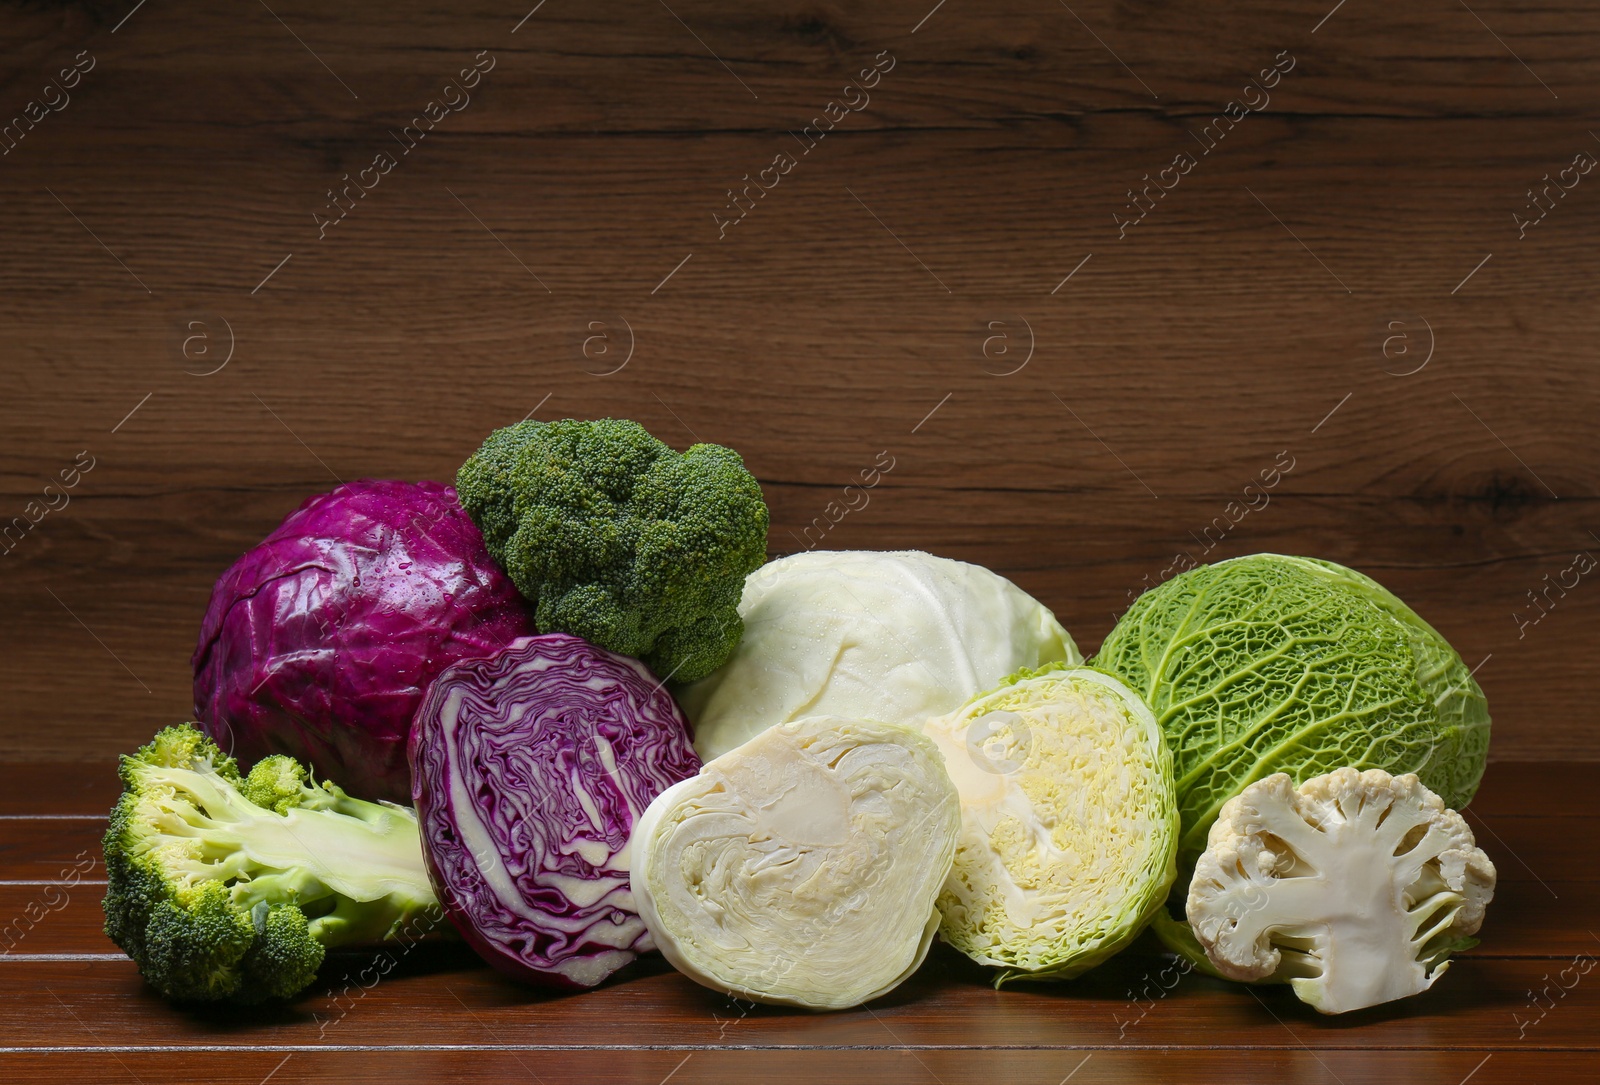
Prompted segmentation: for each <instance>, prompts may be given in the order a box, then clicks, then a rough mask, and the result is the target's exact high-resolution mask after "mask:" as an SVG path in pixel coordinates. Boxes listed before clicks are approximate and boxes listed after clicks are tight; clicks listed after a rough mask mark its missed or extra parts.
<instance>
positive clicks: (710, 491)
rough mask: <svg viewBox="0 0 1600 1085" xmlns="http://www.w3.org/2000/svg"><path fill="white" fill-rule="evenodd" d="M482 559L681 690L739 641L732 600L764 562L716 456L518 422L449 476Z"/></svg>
mask: <svg viewBox="0 0 1600 1085" xmlns="http://www.w3.org/2000/svg"><path fill="white" fill-rule="evenodd" d="M456 490H457V493H458V495H459V498H460V501H461V506H462V508H464V509H466V510H467V513H468V514H469V515H470V516H471V517H472V519H473V521H474V522H476V523H477V525H478V527H479V528H481V529H482V531H483V536H484V541H485V542H486V543H487V544H488V547H489V553H490V554H491V555H493V556H494V558H495V560H496V561H498V562H499V563H500V564H501V565H502V566H504V567H505V570H506V572H507V573H509V574H510V576H511V579H512V581H513V582H514V583H515V584H516V585H517V587H518V588H519V589H521V591H522V594H524V595H526V596H527V597H528V599H529V600H531V601H532V602H533V603H534V605H535V620H536V622H537V623H538V626H539V631H540V632H542V633H571V634H573V635H575V636H579V637H582V638H583V639H584V640H587V641H589V642H590V643H592V644H597V645H599V646H600V647H602V648H607V649H609V650H611V651H613V652H618V653H621V654H622V655H628V656H634V657H636V658H638V659H641V660H643V661H644V662H645V663H646V664H647V665H648V666H649V667H650V668H651V669H652V670H654V671H655V672H656V673H657V674H658V675H661V676H662V677H663V678H670V679H673V680H675V681H678V682H690V681H693V680H695V679H697V678H703V677H704V676H705V675H707V674H710V673H711V672H712V671H714V670H716V669H717V668H718V667H720V666H721V665H722V664H723V663H724V662H726V661H727V659H728V656H729V655H730V654H731V653H732V652H733V649H734V646H735V645H736V644H738V642H739V637H740V635H741V634H742V633H743V632H744V624H743V622H741V620H740V618H739V610H738V607H739V597H740V595H741V593H742V592H743V591H744V580H745V577H746V576H748V575H749V574H750V573H752V572H754V571H755V570H756V569H757V568H759V567H760V565H761V564H762V562H764V561H765V560H766V553H767V506H766V502H765V501H764V500H763V499H762V496H761V486H760V484H759V483H757V482H756V480H755V478H754V477H753V476H752V475H751V474H750V472H749V471H747V470H745V466H744V461H743V460H741V459H740V458H739V455H738V453H736V452H734V451H733V450H732V449H729V448H723V447H722V446H721V445H711V444H697V445H691V446H690V447H689V449H688V451H686V452H683V453H682V454H679V453H677V452H674V451H673V450H672V449H670V448H668V447H667V446H666V445H665V444H662V443H661V442H660V441H658V440H656V439H655V438H654V437H652V436H650V434H649V433H648V432H647V431H646V430H645V428H644V427H643V426H641V425H639V424H638V423H637V422H630V421H626V420H623V419H616V418H602V419H599V420H597V421H592V422H583V421H577V420H573V419H566V420H563V421H559V422H533V421H528V422H519V423H518V424H516V425H514V426H508V427H506V428H505V429H501V430H496V431H495V432H494V433H492V434H490V435H489V439H488V440H486V441H485V442H484V443H483V447H481V448H479V449H478V451H477V452H476V453H475V454H474V455H473V456H472V458H471V459H469V460H467V462H466V463H465V464H463V465H462V467H461V470H460V472H459V473H458V474H457V476H456Z"/></svg>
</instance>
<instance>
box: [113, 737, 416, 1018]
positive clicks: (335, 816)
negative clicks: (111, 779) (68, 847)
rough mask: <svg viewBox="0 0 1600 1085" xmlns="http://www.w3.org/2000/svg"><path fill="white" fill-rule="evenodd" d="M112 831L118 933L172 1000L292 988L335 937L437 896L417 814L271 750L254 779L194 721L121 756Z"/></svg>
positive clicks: (394, 922) (303, 981) (366, 935)
mask: <svg viewBox="0 0 1600 1085" xmlns="http://www.w3.org/2000/svg"><path fill="white" fill-rule="evenodd" d="M120 774H121V777H122V784H123V792H122V797H121V798H120V799H119V800H118V801H117V805H116V807H115V808H114V809H113V810H112V811H111V824H110V827H109V828H108V829H107V830H106V836H105V861H106V881H107V886H106V899H105V913H106V935H107V936H108V937H109V938H110V939H111V940H112V941H113V942H115V943H116V944H117V945H118V946H120V947H122V949H123V951H124V952H125V953H127V954H128V956H129V957H131V958H133V960H134V962H135V963H136V964H137V965H138V966H139V971H140V972H141V973H143V975H144V977H145V979H146V980H147V981H148V982H149V983H150V985H151V986H152V987H154V988H156V989H157V990H158V991H160V992H161V993H162V994H163V995H165V996H167V997H168V998H171V999H173V1000H175V1001H219V1000H226V1001H232V1002H243V1003H249V1002H261V1001H264V1000H267V999H273V998H289V997H291V996H293V995H295V994H297V993H298V992H299V991H301V990H302V989H303V988H305V987H306V986H307V985H309V984H310V983H311V982H312V981H313V980H314V979H315V978H316V974H317V969H318V967H320V966H321V964H322V959H323V956H324V954H325V952H326V950H327V948H328V947H331V946H337V945H345V944H354V943H359V942H364V941H378V940H381V939H383V938H385V937H390V936H393V935H395V934H397V933H398V932H399V931H400V930H402V929H403V928H404V927H405V926H406V925H407V924H409V923H410V922H411V920H413V919H415V918H418V917H419V916H421V915H422V914H424V913H437V909H438V902H437V899H436V898H435V897H434V894H433V890H432V888H431V886H430V885H429V883H428V875H427V870H426V868H425V867H424V865H423V859H422V846H421V840H420V837H419V835H418V832H417V824H416V819H415V817H414V816H412V815H411V812H410V811H408V810H405V809H403V808H401V807H395V806H386V805H379V804H377V803H369V802H364V801H362V800H360V799H352V798H350V797H349V796H347V795H345V794H344V793H343V792H342V791H340V790H339V789H338V788H335V787H332V786H331V785H326V786H319V785H317V784H315V783H314V782H312V781H311V780H310V779H309V774H308V773H307V772H306V770H305V768H304V767H303V766H301V765H300V764H299V763H297V762H296V761H294V759H292V758H288V757H269V758H266V759H265V760H263V761H262V762H261V763H260V764H258V765H257V766H256V767H255V769H254V770H253V771H252V772H251V773H250V775H249V776H248V777H241V776H240V775H239V767H238V765H237V764H236V763H235V761H234V760H233V758H231V757H227V756H225V755H224V754H223V753H222V751H221V750H219V749H218V748H217V746H216V744H215V743H214V742H212V741H211V740H210V739H209V738H207V737H206V736H205V735H204V734H202V733H201V732H200V731H199V730H198V729H197V728H196V727H194V726H193V725H192V724H187V723H185V724H181V725H179V726H176V727H168V728H166V729H164V730H162V731H161V732H160V733H158V734H157V735H156V736H155V738H154V739H152V740H151V741H150V742H149V743H148V744H147V745H145V746H144V747H143V748H141V749H140V750H139V751H138V752H137V753H135V754H133V755H131V756H125V757H123V759H122V767H121V771H120Z"/></svg>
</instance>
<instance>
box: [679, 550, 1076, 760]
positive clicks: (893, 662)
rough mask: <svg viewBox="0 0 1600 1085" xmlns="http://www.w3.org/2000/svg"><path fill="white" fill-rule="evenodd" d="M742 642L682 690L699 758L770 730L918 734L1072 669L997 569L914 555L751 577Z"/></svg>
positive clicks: (825, 555) (833, 560)
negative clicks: (993, 697) (862, 727)
mask: <svg viewBox="0 0 1600 1085" xmlns="http://www.w3.org/2000/svg"><path fill="white" fill-rule="evenodd" d="M739 615H740V617H742V618H743V619H744V624H745V632H744V637H743V638H742V639H741V640H740V641H739V646H738V648H737V649H735V651H734V653H733V658H732V659H730V660H729V661H728V663H727V664H726V665H725V666H723V667H722V668H721V669H720V670H717V671H715V672H713V673H712V674H711V675H709V676H707V677H706V678H703V679H701V680H700V681H699V682H696V683H694V684H693V685H690V686H688V687H686V688H685V689H684V690H682V691H681V694H680V698H679V699H680V702H681V703H682V705H683V708H684V711H685V712H686V713H687V714H688V716H689V719H690V720H691V721H692V722H693V723H694V732H695V749H696V750H697V751H698V752H699V754H700V756H701V757H702V758H704V759H706V760H708V761H709V760H710V759H711V758H713V757H718V756H720V755H722V754H724V753H727V752H728V751H729V750H732V749H735V748H736V747H738V746H740V745H742V744H744V743H745V742H747V741H748V740H749V739H751V738H753V737H754V736H755V735H758V734H760V733H761V732H762V731H765V730H766V729H767V728H769V727H772V726H773V725H775V724H779V723H784V722H787V721H789V720H795V719H800V718H802V717H805V716H817V715H834V716H846V717H852V718H857V719H872V720H882V721H884V722H887V723H899V724H905V725H908V726H913V727H915V726H919V725H920V724H921V722H922V721H923V720H924V719H926V718H927V717H929V716H936V715H942V714H944V713H946V712H952V711H954V710H955V709H957V708H959V707H961V705H963V704H965V703H966V702H967V701H968V700H969V699H971V698H972V697H973V696H975V695H976V694H978V693H981V692H983V691H984V690H988V689H993V688H994V687H995V686H996V685H998V684H999V683H1000V681H1001V680H1002V679H1003V678H1005V677H1006V676H1007V675H1010V674H1013V673H1015V672H1016V671H1018V670H1020V669H1022V668H1024V667H1042V666H1044V665H1046V664H1049V663H1056V662H1067V663H1080V662H1082V658H1083V657H1082V656H1080V655H1079V654H1078V649H1077V646H1076V645H1075V644H1073V642H1072V638H1071V637H1070V636H1068V634H1067V631H1066V630H1065V629H1063V628H1061V623H1059V622H1058V621H1056V618H1055V615H1053V614H1051V613H1050V611H1049V610H1048V609H1047V608H1046V607H1045V606H1044V605H1043V604H1042V603H1040V602H1039V601H1038V600H1037V599H1034V598H1033V597H1032V596H1030V595H1028V594H1027V593H1026V592H1024V591H1023V590H1022V589H1020V588H1018V587H1017V586H1016V585H1015V584H1013V583H1011V581H1009V580H1007V579H1006V578H1005V577H1003V576H1000V575H999V574H998V573H993V572H990V571H989V570H988V569H985V568H983V567H982V566H979V565H969V564H968V563H966V562H964V561H953V560H951V559H949V558H938V557H934V556H933V555H932V554H925V553H923V552H922V551H920V550H901V551H895V552H878V551H868V550H817V551H811V552H809V553H804V554H794V555H791V556H789V557H786V558H779V559H778V560H777V561H774V562H770V563H768V564H767V565H764V566H762V567H761V568H760V569H757V570H756V571H755V572H754V573H751V574H750V576H749V578H748V579H747V580H746V581H745V585H744V596H743V598H742V599H741V600H740V603H739Z"/></svg>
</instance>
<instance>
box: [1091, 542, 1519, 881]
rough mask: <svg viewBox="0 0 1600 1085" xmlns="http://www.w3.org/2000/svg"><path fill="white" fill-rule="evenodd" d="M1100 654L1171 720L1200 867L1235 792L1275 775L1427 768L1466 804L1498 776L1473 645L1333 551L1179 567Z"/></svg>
mask: <svg viewBox="0 0 1600 1085" xmlns="http://www.w3.org/2000/svg"><path fill="white" fill-rule="evenodd" d="M1093 664H1094V665H1095V666H1097V667H1100V668H1102V669H1104V670H1107V671H1110V672H1111V673H1113V674H1116V675H1118V676H1120V677H1121V678H1122V679H1123V680H1124V681H1126V682H1127V683H1128V684H1129V685H1130V686H1132V687H1133V688H1134V690H1136V691H1137V692H1139V693H1140V694H1142V695H1143V696H1144V698H1145V700H1146V701H1147V702H1149V704H1150V707H1151V708H1152V709H1153V710H1154V711H1155V713H1156V717H1157V719H1158V720H1160V722H1161V725H1162V729H1163V731H1164V732H1165V733H1166V736H1167V743H1168V745H1169V746H1171V748H1172V755H1173V767H1174V771H1175V773H1176V775H1177V785H1178V810H1179V815H1180V817H1181V819H1182V835H1181V836H1180V838H1179V845H1178V852H1179V861H1180V863H1182V864H1183V865H1184V866H1186V867H1187V866H1189V865H1191V864H1192V863H1193V862H1194V859H1195V858H1196V857H1197V856H1198V855H1199V854H1200V852H1201V851H1203V850H1204V849H1205V846H1206V832H1207V830H1208V829H1209V828H1210V826H1211V823H1212V822H1213V821H1214V820H1215V819H1216V816H1217V812H1218V811H1219V810H1220V809H1221V808H1222V804H1223V803H1225V802H1227V801H1228V799H1230V798H1232V797H1233V796H1234V795H1237V794H1238V793H1239V792H1240V791H1241V790H1242V789H1243V788H1244V787H1245V786H1246V785H1248V784H1250V783H1251V782H1253V781H1255V780H1259V779H1262V778H1263V777H1266V776H1270V775H1272V774H1273V773H1275V772H1283V773H1287V774H1288V775H1289V776H1290V778H1291V779H1293V780H1294V781H1295V782H1296V783H1302V782H1304V781H1305V780H1308V779H1310V778H1311V777H1314V776H1318V775H1321V774H1323V773H1326V772H1330V771H1332V770H1333V769H1336V768H1340V767H1343V766H1350V767H1353V768H1357V769H1384V770H1386V771H1388V772H1391V773H1394V774H1396V775H1399V774H1403V773H1407V772H1414V773H1416V774H1417V775H1418V776H1419V777H1420V778H1421V780H1422V782H1423V783H1424V784H1425V785H1426V786H1427V787H1428V788H1430V789H1431V790H1433V791H1435V792H1437V793H1438V794H1439V795H1440V796H1441V797H1442V798H1443V799H1444V802H1445V804H1446V805H1447V806H1449V807H1451V808H1452V809H1459V808H1461V807H1463V806H1465V805H1466V804H1467V803H1468V802H1469V801H1470V800H1471V798H1472V795H1473V793H1474V792H1475V791H1476V790H1477V787H1478V780H1479V779H1480V778H1481V777H1482V775H1483V766H1484V761H1485V759H1486V757H1487V755H1488V749H1489V710H1488V704H1487V702H1486V701H1485V700H1484V696H1483V691H1482V690H1481V689H1479V688H1478V684H1477V682H1475V681H1474V680H1473V678H1472V676H1471V674H1470V673H1469V672H1468V670H1467V667H1466V665H1465V664H1464V663H1463V662H1462V660H1461V657H1460V655H1458V654H1457V653H1456V651H1455V650H1454V649H1453V648H1451V647H1450V645H1449V643H1448V642H1446V641H1445V639H1444V638H1443V637H1441V636H1440V635H1439V634H1438V633H1437V632H1436V631H1435V630H1434V629H1433V627H1432V626H1430V625H1428V623H1427V622H1425V621H1423V620H1422V619H1421V618H1419V617H1418V616H1417V615H1416V614H1415V613H1414V612H1412V611H1411V609H1410V608H1409V607H1407V606H1406V605H1405V604H1404V603H1402V602H1401V601H1400V600H1399V599H1397V598H1396V597H1395V596H1394V595H1393V594H1391V593H1390V592H1389V591H1387V590H1386V589H1385V588H1383V586H1382V585H1380V584H1378V583H1377V582H1376V581H1374V580H1372V579H1371V578H1370V577H1367V576H1364V575H1362V574H1361V573H1358V572H1356V571H1354V570H1353V569H1347V568H1345V567H1344V566H1341V565H1336V564H1334V563H1332V562H1326V561H1316V560H1313V559H1310V558H1295V557H1285V556H1282V555H1278V554H1255V555H1251V556H1249V557H1243V558H1234V559H1232V560H1230V561H1224V562H1219V563H1218V564H1216V565H1206V566H1201V567H1200V568H1198V569H1194V570H1191V571H1190V572H1187V573H1184V574H1182V575H1181V576H1177V577H1174V578H1173V579H1171V580H1169V581H1167V582H1166V583H1165V584H1162V585H1160V586H1159V587H1157V588H1154V589H1152V590H1150V591H1148V592H1146V593H1145V594H1144V595H1142V596H1140V597H1139V598H1138V599H1137V600H1136V601H1135V602H1134V604H1133V606H1132V607H1130V608H1129V610H1128V612H1127V613H1126V614H1125V615H1123V617H1122V619H1121V620H1120V621H1119V622H1118V623H1117V626H1116V628H1115V629H1113V630H1112V631H1111V635H1110V636H1108V637H1107V638H1106V641H1105V644H1103V645H1102V646H1101V648H1100V653H1099V655H1097V656H1096V657H1095V659H1094V660H1093Z"/></svg>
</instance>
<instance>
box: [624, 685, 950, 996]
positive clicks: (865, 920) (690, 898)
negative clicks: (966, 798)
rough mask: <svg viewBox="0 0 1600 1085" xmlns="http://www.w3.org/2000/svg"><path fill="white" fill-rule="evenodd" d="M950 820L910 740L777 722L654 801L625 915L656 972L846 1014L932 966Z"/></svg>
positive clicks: (918, 744)
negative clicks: (667, 967)
mask: <svg viewBox="0 0 1600 1085" xmlns="http://www.w3.org/2000/svg"><path fill="white" fill-rule="evenodd" d="M960 824H961V808H960V803H959V801H958V800H957V797H956V789H955V785H954V784H952V783H951V781H950V777H949V776H948V775H947V774H946V773H945V770H944V767H943V766H942V765H941V764H940V760H939V752H938V750H937V749H936V748H935V747H934V745H933V743H932V742H930V741H928V740H927V739H926V738H923V737H922V736H921V735H918V734H915V733H913V732H911V731H908V730H906V729H905V728H902V727H897V726H894V725H891V724H884V723H875V722H869V721H865V720H855V719H843V718H839V717H832V716H824V717H814V718H809V719H805V720H800V721H796V722H792V723H786V724H783V725H781V726H779V727H775V728H773V729H771V730H769V731H767V732H765V733H763V734H762V735H760V736H758V737H757V738H755V739H754V740H752V741H751V742H749V743H748V744H746V745H745V746H743V747H741V748H740V749H738V750H736V751H734V752H733V753H730V754H726V755H724V756H722V757H719V758H717V759H716V760H714V761H711V762H709V763H708V764H707V765H706V766H705V767H704V768H703V769H702V770H701V772H700V775H698V776H695V777H692V778H690V779H688V780H683V781H681V782H679V783H677V784H674V785H673V786H672V787H670V788H668V789H667V790H666V791H664V792H662V793H661V794H660V795H659V796H657V797H656V799H655V801H653V802H652V803H651V804H650V807H649V809H648V810H646V811H645V814H644V817H643V818H641V819H640V821H639V823H638V826H637V827H636V828H635V830H634V836H633V852H634V855H633V893H634V898H635V903H636V904H637V905H638V908H639V914H640V915H641V916H643V917H644V921H645V924H646V925H647V926H648V927H649V929H650V932H651V934H652V935H653V936H654V938H655V942H656V945H657V946H658V947H659V948H660V950H661V952H662V953H663V954H664V955H665V956H666V958H667V960H669V961H670V962H672V964H673V965H674V966H675V967H676V968H677V969H678V970H679V971H681V972H683V973H684V974H685V975H687V976H689V977H690V978H691V979H694V980H695V981H697V982H699V983H702V984H704V985H705V986H707V987H710V988H712V989H714V990H718V991H724V992H727V993H729V994H733V995H737V996H740V997H743V998H749V999H755V1000H759V1001H762V1002H777V1003H786V1004H789V1005H795V1006H804V1007H808V1008H811V1009H818V1010H831V1009H843V1008H846V1007H849V1006H857V1005H860V1004H861V1003H863V1002H866V1001H868V1000H870V999H873V998H877V997H878V996H879V995H882V994H885V993H887V992H888V991H890V990H892V989H893V988H894V987H896V986H897V985H898V984H899V983H900V982H901V981H902V980H904V979H905V978H906V977H907V976H909V975H911V973H912V972H914V971H915V970H916V968H917V966H918V965H919V964H921V963H922V960H923V958H924V957H926V956H927V953H928V946H929V943H930V942H931V941H932V940H933V935H934V932H935V931H936V930H937V929H938V926H939V915H938V913H937V912H936V911H934V899H935V897H937V896H938V893H939V887H940V886H941V885H942V884H943V883H944V880H945V876H946V875H947V874H948V873H949V871H950V862H951V858H952V856H953V855H954V853H955V846H956V834H957V832H958V831H959V829H960Z"/></svg>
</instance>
